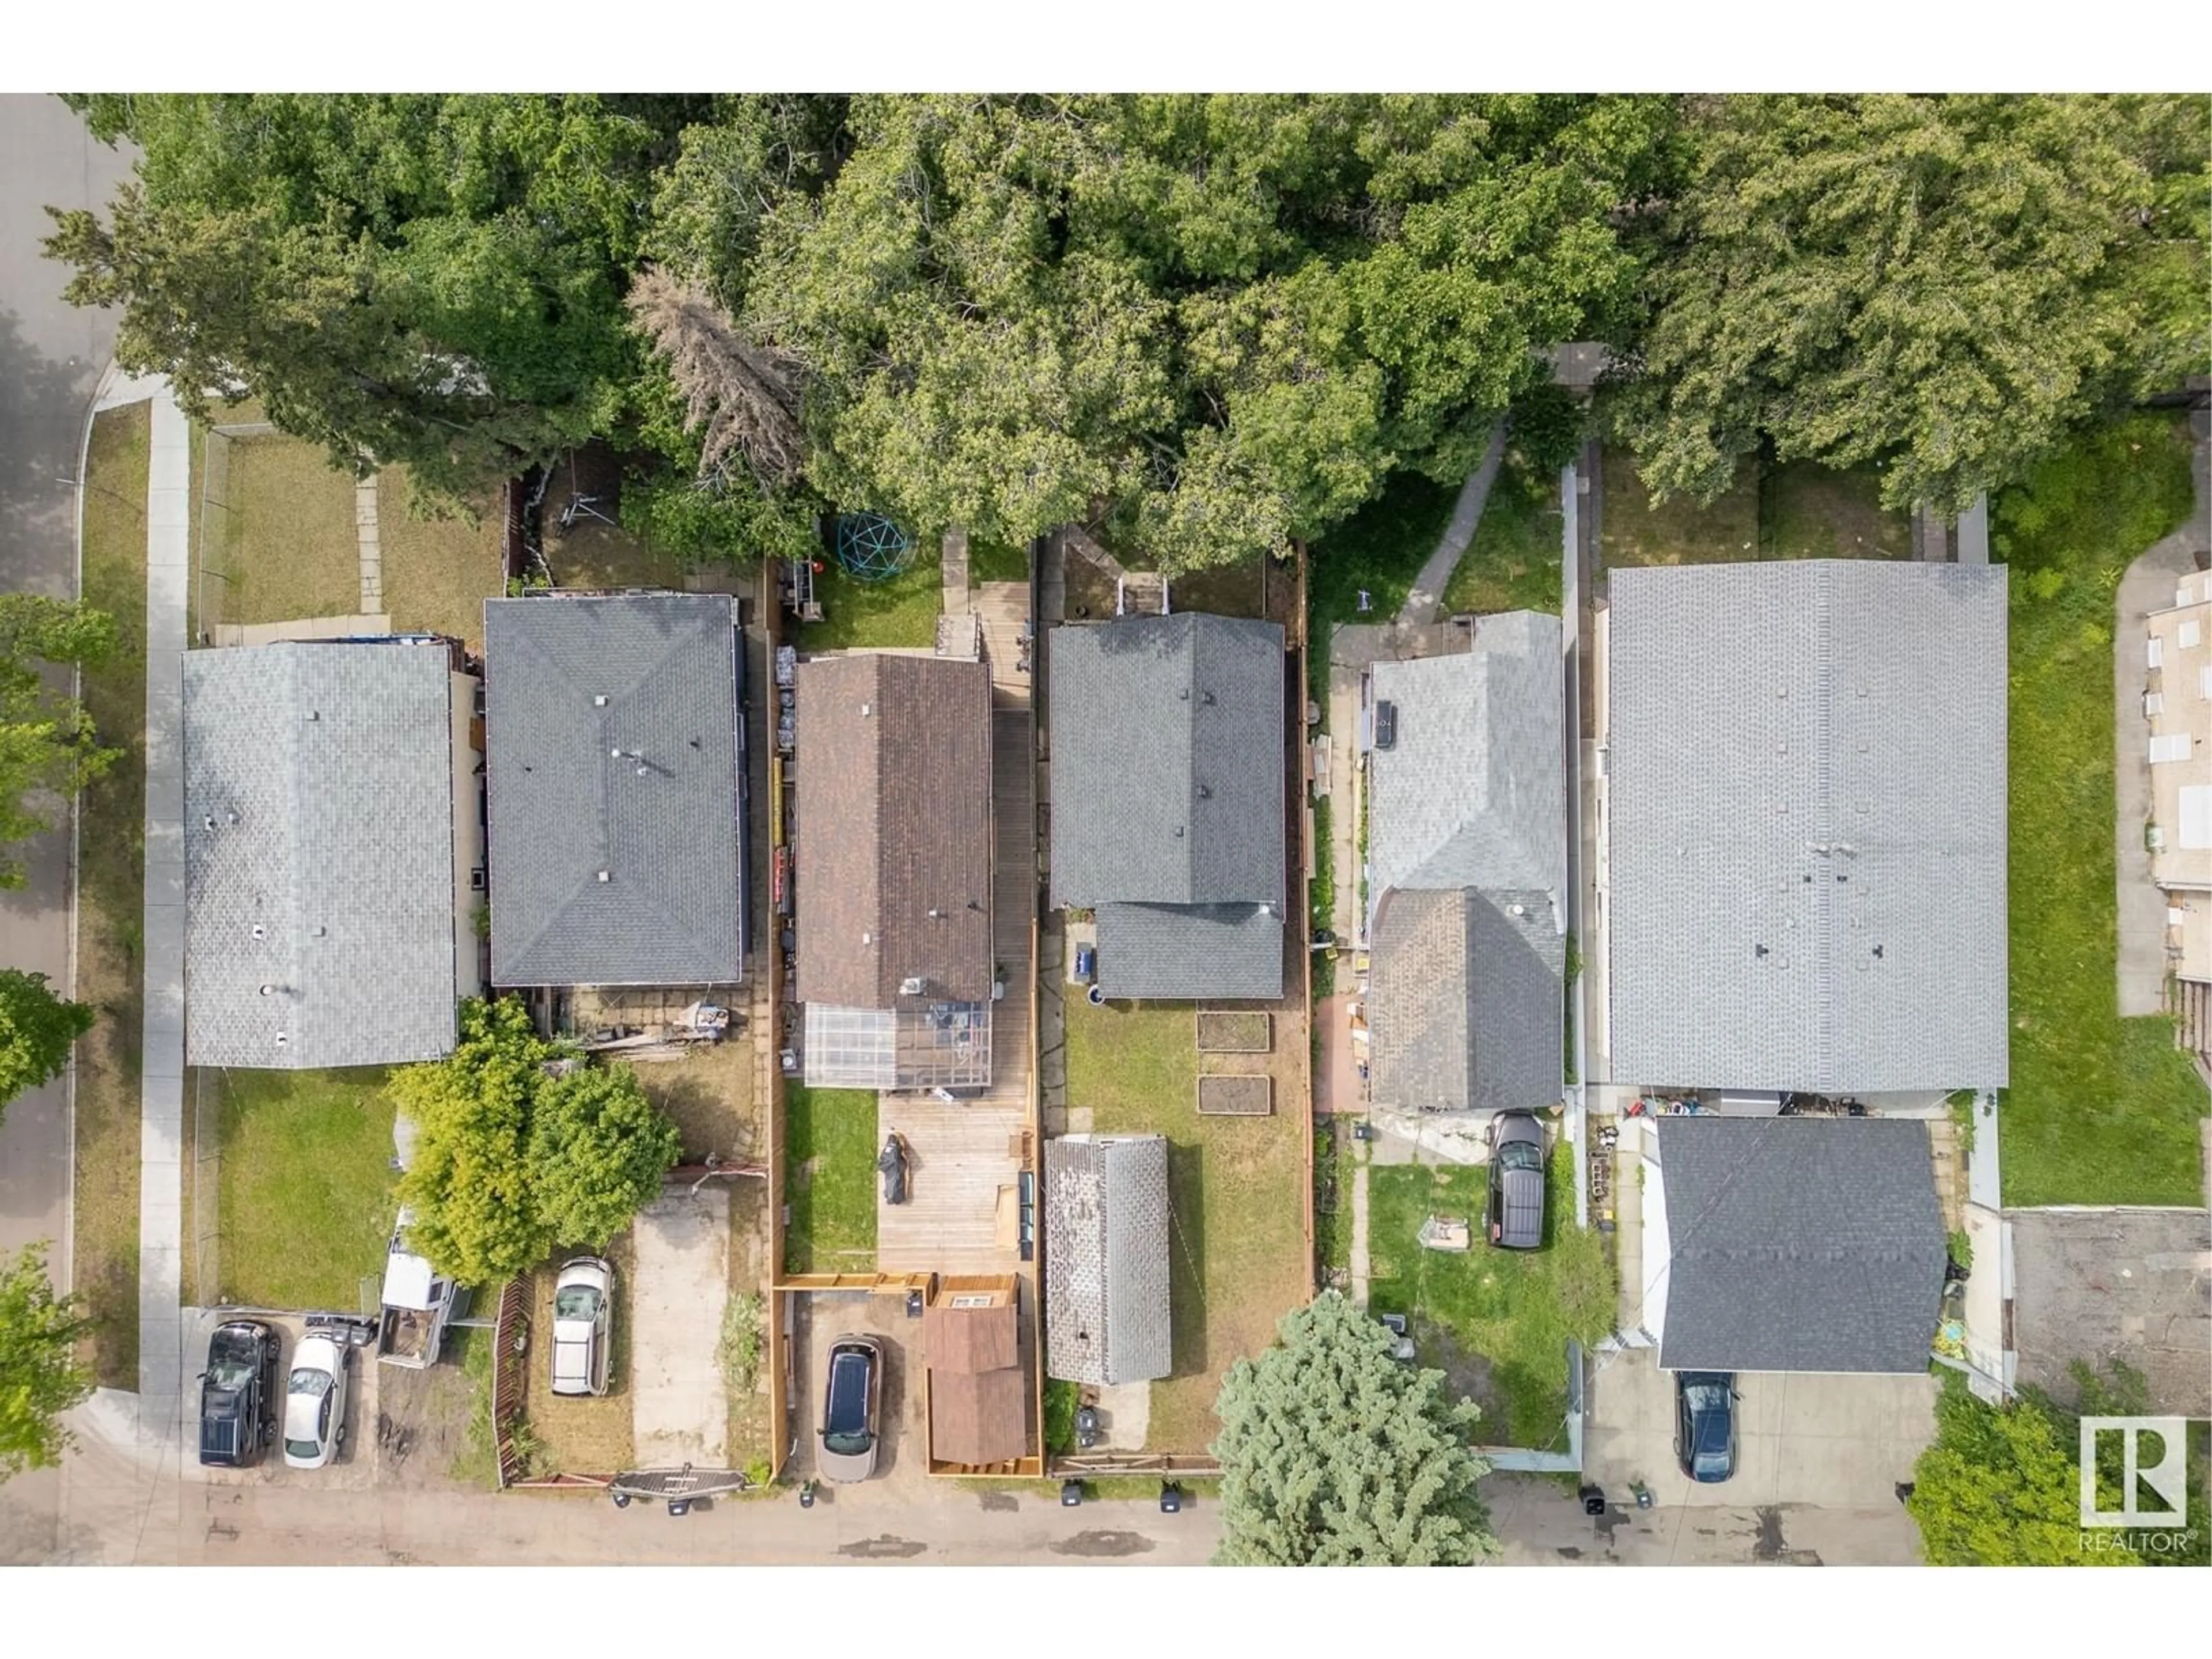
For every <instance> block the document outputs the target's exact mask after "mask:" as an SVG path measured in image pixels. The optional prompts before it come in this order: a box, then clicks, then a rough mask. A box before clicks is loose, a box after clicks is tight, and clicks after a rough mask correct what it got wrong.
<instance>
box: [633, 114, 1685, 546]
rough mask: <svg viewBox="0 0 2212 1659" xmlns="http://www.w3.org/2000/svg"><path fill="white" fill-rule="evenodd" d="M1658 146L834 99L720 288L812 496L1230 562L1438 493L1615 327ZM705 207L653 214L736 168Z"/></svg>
mask: <svg viewBox="0 0 2212 1659" xmlns="http://www.w3.org/2000/svg"><path fill="white" fill-rule="evenodd" d="M1673 124H1674V113H1673V107H1672V105H1671V103H1669V102H1668V100H1650V99H1628V100H1607V99H1581V98H1549V97H1545V98H1534V97H1480V98H1436V97H1397V96H1392V97H1367V96H1347V97H1322V98H1309V97H1295V96H1263V97H1191V96H1172V97H1150V96H1145V97H1078V98H1056V97H1024V98H972V97H950V96H947V97H921V98H914V97H884V98H867V99H856V100H854V101H853V103H852V105H851V106H850V110H849V116H848V124H847V125H848V146H847V147H846V148H845V149H842V151H841V159H840V160H839V161H838V162H837V164H836V167H835V170H834V172H830V171H828V170H826V169H825V170H822V171H819V172H817V173H810V174H807V175H806V176H805V179H804V181H803V182H802V183H801V184H800V185H799V186H798V187H796V188H790V189H785V188H780V187H778V186H776V185H774V184H773V183H772V182H770V183H769V184H768V185H766V186H765V187H764V188H763V189H761V190H760V191H758V194H759V196H760V197H761V198H762V199H764V200H765V201H766V203H767V205H766V206H765V208H763V209H758V210H756V209H755V208H754V207H753V206H752V205H750V204H751V202H752V200H753V199H754V198H753V197H752V196H750V195H748V196H746V197H745V200H746V203H747V205H746V207H745V209H744V215H745V217H744V227H743V234H744V237H745V238H746V239H748V245H749V246H751V247H752V248H753V249H755V252H754V254H753V256H752V258H751V260H750V265H749V268H748V269H747V270H745V271H744V273H742V274H741V275H740V274H738V273H733V272H731V271H729V270H720V271H718V272H717V273H716V274H715V275H714V277H713V279H712V286H714V291H715V292H716V294H717V295H719V296H720V297H721V298H722V299H723V300H724V301H726V303H728V304H731V305H732V306H733V307H741V308H742V312H743V315H744V319H745V320H746V322H747V323H748V325H750V327H751V328H753V329H754V330H755V331H757V333H758V335H759V337H762V338H764V339H769V340H772V341H774V342H775V343H778V344H780V345H781V346H782V347H784V348H785V349H787V350H789V351H790V352H791V353H793V355H794V356H796V357H797V358H798V359H799V361H800V362H801V363H802V365H803V367H804V372H805V387H806V391H805V415H804V417H805V423H806V426H807V449H808V457H807V460H806V463H805V471H806V475H807V477H808V479H809V481H810V482H811V484H812V485H813V486H814V488H815V489H816V490H817V492H818V493H819V494H820V495H823V497H825V498H826V499H829V500H832V501H838V502H840V503H844V504H849V505H855V506H858V505H866V506H872V507H879V508H881V509H883V510H884V511H887V512H889V513H891V514H892V515H893V516H894V517H896V518H898V519H899V520H902V522H903V523H905V524H907V525H908V527H909V528H911V529H914V530H915V531H916V532H919V533H921V534H924V535H927V534H929V533H932V532H934V531H936V530H938V529H940V528H943V527H945V526H950V525H953V524H961V525H965V526H968V528H969V530H970V531H971V532H974V533H975V534H976V535H978V536H980V537H983V538H987V539H990V540H994V541H997V542H1000V543H1004V544H1020V543H1022V542H1024V541H1027V540H1028V539H1030V538H1032V537H1034V536H1036V535H1037V534H1040V533H1042V532H1044V531H1047V530H1049V529H1051V528H1053V527H1054V526H1056V525H1059V524H1061V523H1065V522H1069V521H1078V522H1083V523H1086V524H1091V525H1096V526H1104V527H1105V528H1106V529H1107V530H1108V531H1109V532H1110V538H1111V539H1113V540H1115V542H1116V543H1117V544H1120V545H1121V546H1122V547H1123V548H1124V549H1125V550H1128V551H1130V552H1133V553H1134V554H1136V555H1138V556H1145V557H1149V558H1151V559H1152V560H1154V561H1156V562H1158V563H1159V564H1160V565H1162V566H1163V567H1164V568H1170V569H1184V568H1192V567H1194V566H1197V565H1202V564H1209V563H1218V562H1233V561H1236V560H1238V559H1241V558H1243V557H1246V556H1250V555H1252V554H1255V553H1257V552H1261V551H1277V550H1281V549H1282V548H1283V547H1284V546H1285V544H1286V543H1287V541H1288V540H1289V538H1291V537H1293V536H1310V535H1313V534H1315V533H1316V532H1319V531H1322V530H1323V529H1325V528H1327V527H1328V526H1330V525H1331V524H1334V523H1335V522H1337V521H1339V520H1342V519H1343V518H1344V517H1346V515H1347V514H1349V513H1351V512H1352V510H1353V509H1354V508H1355V507H1358V504H1359V503H1360V502H1362V501H1364V500H1366V499H1368V498H1369V497H1370V496H1371V495H1373V494H1374V493H1375V492H1376V489H1378V488H1379V487H1380V484H1381V482H1382V480H1383V477H1385V476H1386V475H1387V474H1388V473H1389V471H1391V470H1392V469H1393V468H1395V467H1401V466H1409V467H1416V468H1419V469H1420V470H1422V471H1426V472H1428V473H1430V474H1431V476H1434V477H1440V478H1442V477H1449V478H1452V479H1456V478H1457V477H1459V476H1461V475H1462V474H1463V473H1464V472H1465V471H1468V469H1469V468H1470V467H1472V466H1473V465H1474V462H1475V460H1476V459H1478V458H1479V457H1480V453H1481V451H1482V447H1483V444H1484V442H1485V441H1486V438H1487V435H1488V433H1489V430H1490V428H1491V425H1492V422H1493V421H1494V420H1495V418H1496V416H1498V414H1499V413H1500V412H1501V411H1503V410H1504V409H1505V408H1506V407H1507V405H1508V404H1510V402H1511V401H1512V399H1513V398H1514V397H1515V396H1516V393H1518V392H1522V391H1523V390H1525V389H1527V388H1528V387H1529V386H1533V385H1534V384H1535V383H1536V382H1537V381H1538V380H1541V378H1542V377H1543V376H1544V374H1545V373H1546V369H1545V367H1544V365H1543V364H1542V362H1541V361H1540V360H1539V359H1538V358H1537V357H1536V356H1534V353H1535V351H1536V349H1538V348H1541V347H1545V346H1548V345H1550V344H1552V343H1554V342H1556V341H1558V340H1560V339H1565V338H1571V337H1576V336H1577V335H1578V334H1581V333H1583V332H1585V331H1589V330H1591V329H1593V328H1601V327H1610V326H1613V325H1615V324H1616V323H1618V322H1619V321H1620V319H1624V318H1625V317H1626V315H1627V314H1628V312H1629V308H1630V306H1631V303H1632V300H1633V298H1634V294H1635V288H1636V281H1637V276H1638V268H1637V264H1636V260H1635V258H1634V256H1633V255H1632V253H1631V252H1629V251H1628V250H1627V249H1626V247H1625V246H1624V245H1623V243H1622V240H1621V238H1620V233H1619V231H1618V230H1617V228H1616V226H1615V223H1614V219H1615V216H1616V210H1617V209H1618V208H1619V206H1620V204H1621V202H1622V201H1623V200H1624V198H1626V197H1632V196H1636V195H1639V194H1642V193H1644V192H1646V191H1650V190H1651V189H1654V188H1656V186H1657V185H1658V183H1659V181H1661V180H1662V179H1663V178H1665V177H1666V176H1667V170H1668V167H1669V166H1670V165H1671V163H1670V161H1669V156H1670V154H1671V152H1670V150H1669V148H1668V135H1669V134H1670V132H1671V131H1672V128H1673ZM739 148H740V149H741V150H742V153H743V154H744V155H751V154H753V153H754V152H753V151H752V150H751V149H743V147H739ZM704 153H705V152H704V151H703V150H702V155H703V154H704ZM725 159H726V158H725ZM747 176H748V177H749V178H751V179H755V180H756V181H757V180H758V179H759V175H758V174H757V173H753V174H749V175H747ZM702 179H704V180H705V181H706V182H707V183H708V185H711V187H712V193H711V194H710V195H709V197H708V202H707V204H701V203H700V202H698V201H696V200H695V199H693V197H692V195H691V193H690V192H688V191H677V190H675V189H674V188H672V187H671V189H669V190H666V191H664V192H663V195H662V197H661V198H660V200H659V203H658V204H657V207H656V213H657V216H659V217H662V218H664V219H666V220H669V221H671V222H673V223H676V224H678V225H681V226H683V227H686V228H687V229H686V231H685V232H684V235H685V236H686V237H687V238H688V239H689V240H690V241H691V242H694V243H696V241H697V240H698V234H697V232H696V229H690V228H691V227H696V225H698V224H699V223H700V222H702V217H704V216H707V215H708V213H709V211H710V209H711V206H712V204H721V203H726V202H727V201H728V200H729V199H730V193H729V191H728V189H727V181H728V175H727V173H726V172H716V171H713V170H708V171H705V172H704V173H702ZM817 180H818V182H817ZM740 290H741V291H740Z"/></svg>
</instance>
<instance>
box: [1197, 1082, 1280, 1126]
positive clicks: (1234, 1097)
mask: <svg viewBox="0 0 2212 1659" xmlns="http://www.w3.org/2000/svg"><path fill="white" fill-rule="evenodd" d="M1198 1109H1199V1113H1200V1115H1201V1116H1206V1117H1266V1116H1268V1115H1270V1114H1272V1113H1273V1111H1274V1109H1275V1091H1274V1087H1273V1079H1268V1078H1264V1077H1201V1078H1200V1079H1199V1080H1198Z"/></svg>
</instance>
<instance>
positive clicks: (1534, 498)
mask: <svg viewBox="0 0 2212 1659" xmlns="http://www.w3.org/2000/svg"><path fill="white" fill-rule="evenodd" d="M1564 533H1565V525H1564V521H1563V519H1562V515H1561V513H1560V512H1559V479H1558V477H1556V476H1553V477H1543V476H1541V475H1539V474H1538V473H1537V472H1535V471H1534V470H1533V469H1532V468H1531V467H1529V465H1528V464H1527V463H1526V462H1525V461H1523V460H1522V459H1521V455H1520V453H1519V452H1518V451H1517V450H1516V451H1510V452H1509V453H1507V455H1506V458H1505V464H1504V465H1503V466H1501V467H1499V468H1498V480H1497V482H1496V483H1493V484H1492V486H1491V489H1490V499H1489V500H1488V501H1485V502H1484V503H1483V506H1482V517H1481V519H1480V520H1478V521H1477V523H1476V525H1475V526H1474V540H1473V541H1472V542H1470V543H1469V544H1468V550H1467V551H1466V552H1465V553H1463V554H1462V555H1461V556H1460V561H1459V566H1458V568H1456V569H1455V570H1454V571H1453V572H1452V579H1451V580H1450V582H1449V584H1447V585H1446V586H1445V588H1444V598H1443V615H1445V616H1447V617H1455V616H1460V615H1462V614H1472V615H1477V616H1480V615H1482V614H1485V613H1487V612H1490V611H1550V612H1551V613H1552V614H1553V616H1557V615H1558V614H1559V561H1560V555H1561V548H1560V541H1561V538H1562V536H1563V535H1564Z"/></svg>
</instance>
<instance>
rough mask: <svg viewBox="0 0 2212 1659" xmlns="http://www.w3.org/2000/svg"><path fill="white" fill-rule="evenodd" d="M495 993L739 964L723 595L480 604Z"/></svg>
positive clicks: (661, 977) (740, 860)
mask: <svg viewBox="0 0 2212 1659" xmlns="http://www.w3.org/2000/svg"><path fill="white" fill-rule="evenodd" d="M484 642H485V661H486V671H487V676H488V684H487V686H486V692H485V699H486V726H487V729H488V735H489V743H490V753H489V817H490V822H491V854H492V856H491V962H492V975H491V976H492V981H493V983H495V984H496V985H501V986H533V985H556V986H557V985H722V984H730V983H732V982H734V981H737V980H738V978H739V976H740V975H741V974H742V972H743V968H744V913H743V895H742V885H743V884H742V881H741V872H742V871H743V869H744V846H743V841H744V828H743V825H744V800H743V793H742V789H743V785H742V779H743V776H744V767H743V763H742V755H743V750H744V727H743V725H742V722H741V721H740V720H739V716H738V702H737V678H738V629H737V617H736V611H735V608H734V602H733V601H732V600H731V599H728V598H727V597H726V596H722V595H717V594H711V593H621V594H589V595H584V594H558V595H540V596H536V597H530V598H523V599H488V600H486V601H485V602H484Z"/></svg>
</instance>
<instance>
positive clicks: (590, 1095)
mask: <svg viewBox="0 0 2212 1659" xmlns="http://www.w3.org/2000/svg"><path fill="white" fill-rule="evenodd" d="M564 1057H566V1056H564V1053H563V1050H562V1048H560V1047H559V1046H558V1045H557V1044H555V1043H550V1042H546V1041H545V1040H544V1038H542V1037H540V1036H538V1033H537V1030H536V1029H535V1028H534V1027H533V1026H532V1024H531V1022H530V1014H529V1012H528V1010H527V1009H526V1008H525V1007H524V1006H523V1005H522V1003H521V1002H520V1001H519V1000H515V999H513V998H499V999H496V1000H491V1001H479V1000H472V1001H470V1002H467V1003H465V1004H463V1005H462V1007H461V1019H460V1041H459V1043H458V1044H457V1045H456V1046H455V1048H454V1050H453V1053H452V1054H449V1055H447V1057H446V1058H445V1059H444V1060H437V1061H435V1062H433V1063H430V1064H427V1065H421V1066H404V1067H403V1068H401V1069H400V1070H398V1071H397V1072H394V1073H392V1081H391V1085H390V1086H391V1089H392V1097H393V1100H394V1102H395V1103H396V1104H397V1105H398V1109H399V1110H400V1111H401V1112H402V1113H403V1114H404V1115H406V1116H407V1117H408V1118H409V1119H410V1120H411V1121H413V1123H414V1125H415V1129H416V1139H415V1147H414V1152H413V1156H412V1158H411V1161H410V1163H409V1164H408V1167H407V1172H406V1174H405V1175H404V1176H401V1177H400V1181H399V1201H400V1203H401V1204H402V1205H404V1206H406V1207H407V1209H408V1210H409V1212H410V1219H409V1223H408V1240H409V1243H411V1244H412V1245H413V1247H414V1248H415V1249H417V1250H419V1251H420V1252H422V1255H425V1256H427V1257H428V1259H429V1261H431V1263H432V1265H434V1266H435V1267H437V1268H438V1269H439V1270H440V1271H441V1272H444V1273H451V1274H452V1275H453V1277H454V1278H455V1279H459V1281H460V1282H461V1283H463V1284H465V1285H489V1284H494V1283H496V1282H498V1281H500V1280H501V1279H510V1278H512V1277H513V1276H514V1275H515V1274H516V1273H521V1272H524V1271H525V1270H526V1269H527V1268H530V1267H535V1266H536V1265H537V1264H538V1262H539V1261H543V1260H544V1258H545V1256H546V1255H548V1254H549V1253H550V1252H551V1250H552V1249H554V1247H555V1246H556V1245H559V1244H587V1245H590V1246H591V1247H592V1248H593V1249H599V1248H600V1247H602V1246H603V1245H605V1243H606V1241H607V1240H608V1239H609V1238H611V1237H613V1236H614V1235H615V1234H616V1233H617V1232H619V1231H622V1229H623V1227H624V1226H625V1225H628V1224H629V1219H630V1218H631V1217H632V1216H633V1215H635V1213H636V1212H637V1210H638V1207H639V1206H641V1205H642V1204H644V1203H645V1202H646V1201H647V1200H649V1199H650V1198H652V1197H653V1195H654V1194H656V1193H658V1192H659V1190H660V1176H661V1175H662V1173H663V1172H664V1171H665V1170H667V1168H668V1167H669V1166H670V1165H671V1164H673V1163H675V1161H676V1158H677V1156H678V1151H679V1148H680V1137H679V1135H678V1133H677V1129H676V1127H675V1125H674V1124H672V1123H671V1122H670V1121H668V1119H667V1118H666V1117H665V1116H664V1115H661V1113H660V1112H659V1109H656V1108H655V1107H654V1106H653V1104H652V1103H651V1102H650V1101H648V1100H647V1098H646V1097H645V1094H644V1091H642V1090H641V1089H640V1088H639V1086H638V1084H637V1079H636V1078H635V1076H634V1075H633V1074H631V1073H629V1071H628V1070H627V1069H620V1070H615V1069H609V1070H599V1069H594V1068H589V1067H586V1068H584V1069H580V1070H574V1071H570V1072H568V1073H567V1074H566V1075H562V1076H556V1075H553V1073H551V1071H550V1070H549V1066H551V1064H552V1063H553V1062H555V1061H556V1060H562V1059H563V1058H564Z"/></svg>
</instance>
